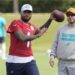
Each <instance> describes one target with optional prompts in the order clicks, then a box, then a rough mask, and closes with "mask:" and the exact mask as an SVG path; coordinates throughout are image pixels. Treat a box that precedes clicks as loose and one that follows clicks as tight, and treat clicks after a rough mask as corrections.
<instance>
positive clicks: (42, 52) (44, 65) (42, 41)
mask: <svg viewBox="0 0 75 75" xmlns="http://www.w3.org/2000/svg"><path fill="white" fill-rule="evenodd" d="M49 16H50V14H49V13H33V16H32V19H31V23H32V24H34V25H35V26H36V27H40V26H41V25H43V24H44V23H45V22H46V21H47V19H48V18H49ZM3 17H5V19H6V21H7V25H8V26H9V25H10V23H11V22H12V21H13V20H14V19H19V18H20V15H19V13H18V14H14V13H4V14H3ZM65 23H67V21H66V17H65V20H64V22H56V21H53V22H52V24H51V26H50V27H49V29H48V31H47V32H46V34H44V35H43V36H42V37H40V38H39V39H36V40H34V41H33V42H32V49H33V52H34V57H35V59H36V63H37V65H38V68H39V71H40V75H57V60H55V66H54V68H51V67H50V65H49V57H48V56H47V55H46V51H47V50H48V49H49V48H51V44H52V41H53V39H54V36H55V34H56V31H57V29H58V27H59V26H60V25H63V24H65ZM6 46H7V52H6V53H7V55H8V51H9V46H10V40H9V36H8V35H7V37H6ZM0 66H1V67H0V75H6V63H5V61H3V60H2V59H1V58H0Z"/></svg>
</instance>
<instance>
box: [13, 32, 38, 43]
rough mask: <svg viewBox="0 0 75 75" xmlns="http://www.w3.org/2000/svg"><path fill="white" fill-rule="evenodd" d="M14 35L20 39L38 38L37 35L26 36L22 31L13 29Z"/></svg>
mask: <svg viewBox="0 0 75 75" xmlns="http://www.w3.org/2000/svg"><path fill="white" fill-rule="evenodd" d="M14 34H15V36H16V37H17V38H18V39H19V40H21V41H25V42H26V41H31V40H34V39H36V38H39V35H33V36H28V35H25V34H24V33H23V32H22V31H14Z"/></svg>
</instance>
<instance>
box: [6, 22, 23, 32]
mask: <svg viewBox="0 0 75 75" xmlns="http://www.w3.org/2000/svg"><path fill="white" fill-rule="evenodd" d="M16 30H22V27H21V26H20V25H19V24H18V22H17V21H14V22H12V23H11V24H10V26H9V27H8V30H7V33H12V32H14V31H16Z"/></svg>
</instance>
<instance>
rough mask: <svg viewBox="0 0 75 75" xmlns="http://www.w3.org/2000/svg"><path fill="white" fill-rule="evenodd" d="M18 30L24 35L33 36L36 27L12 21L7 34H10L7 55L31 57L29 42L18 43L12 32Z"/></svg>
mask: <svg viewBox="0 0 75 75" xmlns="http://www.w3.org/2000/svg"><path fill="white" fill-rule="evenodd" d="M17 30H20V31H22V32H23V33H24V34H25V35H34V33H35V31H36V27H35V26H34V25H32V24H31V23H28V24H25V23H24V22H23V21H21V20H14V21H13V22H12V23H11V24H10V26H9V27H8V30H7V32H8V33H10V49H9V55H14V56H20V57H28V56H33V52H32V48H31V41H27V42H23V41H20V40H19V39H18V38H17V37H16V36H15V35H14V31H17Z"/></svg>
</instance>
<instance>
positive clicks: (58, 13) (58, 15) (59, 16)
mask: <svg viewBox="0 0 75 75" xmlns="http://www.w3.org/2000/svg"><path fill="white" fill-rule="evenodd" d="M52 13H53V17H54V18H56V21H57V22H62V21H64V13H63V12H61V11H59V10H54V11H53V12H52Z"/></svg>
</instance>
